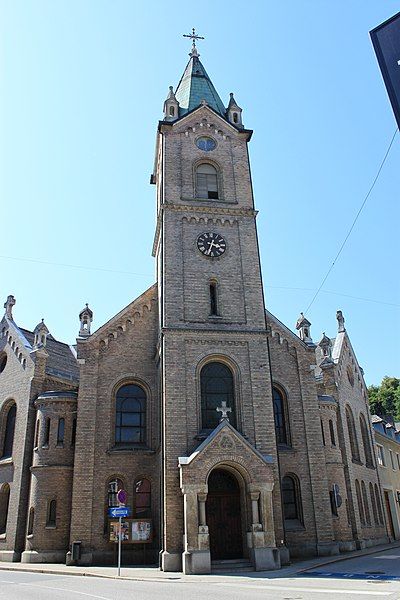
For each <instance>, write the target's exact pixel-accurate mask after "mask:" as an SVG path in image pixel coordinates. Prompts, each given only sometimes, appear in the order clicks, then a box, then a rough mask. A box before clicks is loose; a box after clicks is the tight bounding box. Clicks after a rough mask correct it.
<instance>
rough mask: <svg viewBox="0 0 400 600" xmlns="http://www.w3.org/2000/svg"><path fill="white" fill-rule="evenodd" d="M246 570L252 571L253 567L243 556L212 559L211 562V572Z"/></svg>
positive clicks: (243, 571)
mask: <svg viewBox="0 0 400 600" xmlns="http://www.w3.org/2000/svg"><path fill="white" fill-rule="evenodd" d="M246 571H254V567H253V565H252V564H251V562H250V561H249V560H247V559H245V558H235V559H231V560H213V561H212V562H211V572H212V573H228V572H229V573H245V572H246Z"/></svg>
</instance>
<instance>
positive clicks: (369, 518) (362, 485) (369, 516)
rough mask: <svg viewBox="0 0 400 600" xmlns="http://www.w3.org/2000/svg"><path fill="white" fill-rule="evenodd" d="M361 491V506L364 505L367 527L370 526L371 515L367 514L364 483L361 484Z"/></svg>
mask: <svg viewBox="0 0 400 600" xmlns="http://www.w3.org/2000/svg"><path fill="white" fill-rule="evenodd" d="M361 491H362V498H363V505H364V511H365V519H366V521H367V525H371V514H370V512H369V504H368V496H367V489H366V487H365V483H364V482H363V481H362V482H361Z"/></svg>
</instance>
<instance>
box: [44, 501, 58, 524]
mask: <svg viewBox="0 0 400 600" xmlns="http://www.w3.org/2000/svg"><path fill="white" fill-rule="evenodd" d="M56 523H57V500H50V502H48V503H47V518H46V527H55V526H56Z"/></svg>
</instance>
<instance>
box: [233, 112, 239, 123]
mask: <svg viewBox="0 0 400 600" xmlns="http://www.w3.org/2000/svg"><path fill="white" fill-rule="evenodd" d="M238 121H239V119H238V115H237V113H233V122H234V123H237V122H238Z"/></svg>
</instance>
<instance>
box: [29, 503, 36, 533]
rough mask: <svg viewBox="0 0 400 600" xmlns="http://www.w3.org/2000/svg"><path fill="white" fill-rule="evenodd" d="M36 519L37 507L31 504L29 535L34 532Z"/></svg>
mask: <svg viewBox="0 0 400 600" xmlns="http://www.w3.org/2000/svg"><path fill="white" fill-rule="evenodd" d="M34 521H35V509H34V508H33V506H31V508H30V509H29V516H28V531H27V535H32V534H33V525H34Z"/></svg>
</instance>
